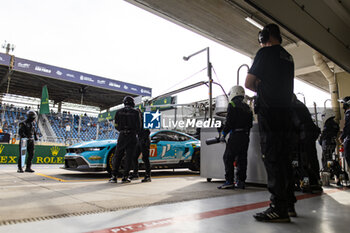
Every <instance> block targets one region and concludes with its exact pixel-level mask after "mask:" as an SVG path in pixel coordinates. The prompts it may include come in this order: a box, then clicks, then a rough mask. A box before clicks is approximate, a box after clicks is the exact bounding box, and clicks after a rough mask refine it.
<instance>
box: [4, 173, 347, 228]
mask: <svg viewBox="0 0 350 233" xmlns="http://www.w3.org/2000/svg"><path fill="white" fill-rule="evenodd" d="M0 172H1V177H3V178H4V179H1V180H0V183H2V186H1V190H2V192H1V193H2V195H1V197H0V204H1V206H0V210H1V211H0V213H1V217H2V220H3V218H6V217H8V216H10V215H12V216H13V217H12V218H8V219H9V220H10V219H13V221H2V224H1V225H0V232H16V233H17V232H50V233H54V232H152V233H153V232H315V233H316V232H317V233H320V232H327V233H328V232H347V231H348V224H347V221H348V216H349V215H350V208H349V207H350V192H349V189H347V188H337V187H327V188H324V193H323V194H321V195H312V194H304V193H299V192H297V193H296V194H297V197H298V202H297V204H296V211H297V213H298V217H296V218H292V221H291V223H261V222H257V221H256V220H255V219H254V218H253V217H252V215H253V214H254V213H256V212H260V211H262V210H264V209H266V208H267V206H268V203H269V202H268V199H269V193H268V192H267V190H266V188H262V187H255V186H248V187H247V188H246V189H245V190H218V189H217V188H216V187H217V186H218V185H220V184H222V181H214V182H206V180H205V179H204V178H202V177H200V176H198V174H184V173H186V172H184V171H181V172H180V173H179V174H177V173H176V171H175V172H171V173H172V175H170V173H169V174H168V175H164V174H162V176H155V177H154V178H153V180H152V182H151V183H147V184H142V183H140V180H137V181H133V182H132V183H131V184H126V185H125V184H109V183H107V180H108V177H106V176H105V177H103V175H101V174H100V177H98V179H97V180H93V181H91V179H92V178H91V176H92V175H93V174H89V177H87V176H86V174H85V175H84V176H83V177H82V178H84V179H82V178H81V179H76V178H77V177H76V176H77V175H76V174H73V173H69V172H68V173H67V172H66V171H61V170H60V169H45V168H41V169H40V172H41V173H40V174H35V173H34V174H17V173H15V172H14V171H10V170H3V169H0ZM36 173H39V171H38V172H36ZM97 174H98V173H97ZM43 175H45V176H43ZM82 175H83V174H82ZM10 177H12V182H13V183H10V182H9V179H8V178H10ZM62 177H65V179H64V180H63V179H62V180H61V181H59V180H57V179H60V178H62ZM70 177H73V178H74V179H73V181H72V182H67V181H68V180H69V178H70ZM53 178H57V179H53ZM89 179H90V181H89ZM5 180H7V183H4V181H5ZM14 181H16V182H14ZM25 190H27V191H25ZM79 206H80V208H79ZM31 210H32V217H33V218H30V215H31V214H30V211H31ZM25 213H27V214H25ZM40 213H42V214H41V215H40ZM16 216H17V220H16ZM45 216H46V217H45Z"/></svg>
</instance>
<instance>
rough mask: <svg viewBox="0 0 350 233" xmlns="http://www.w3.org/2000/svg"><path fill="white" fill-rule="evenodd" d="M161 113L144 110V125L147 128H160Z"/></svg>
mask: <svg viewBox="0 0 350 233" xmlns="http://www.w3.org/2000/svg"><path fill="white" fill-rule="evenodd" d="M161 115H162V114H161V113H160V112H159V110H157V112H144V113H143V127H144V128H145V129H160V126H161V124H160V122H161Z"/></svg>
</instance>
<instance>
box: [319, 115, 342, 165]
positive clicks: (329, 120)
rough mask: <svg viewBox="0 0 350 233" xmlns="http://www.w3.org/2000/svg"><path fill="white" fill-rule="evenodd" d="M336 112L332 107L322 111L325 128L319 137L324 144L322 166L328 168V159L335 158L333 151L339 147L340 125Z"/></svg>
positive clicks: (322, 144) (321, 143)
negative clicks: (336, 120) (336, 119)
mask: <svg viewBox="0 0 350 233" xmlns="http://www.w3.org/2000/svg"><path fill="white" fill-rule="evenodd" d="M334 118H335V114H334V112H333V110H332V109H326V110H325V111H324V112H323V113H322V120H323V122H324V124H323V130H322V134H321V136H320V139H319V143H320V145H321V146H322V167H323V170H328V165H327V161H332V160H333V153H334V151H335V148H336V147H337V136H338V133H339V125H338V123H336V122H335V121H334Z"/></svg>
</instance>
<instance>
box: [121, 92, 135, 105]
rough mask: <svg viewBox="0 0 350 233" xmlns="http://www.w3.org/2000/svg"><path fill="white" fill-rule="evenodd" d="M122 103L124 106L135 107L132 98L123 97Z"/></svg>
mask: <svg viewBox="0 0 350 233" xmlns="http://www.w3.org/2000/svg"><path fill="white" fill-rule="evenodd" d="M123 103H124V105H125V106H131V107H135V102H134V98H132V97H131V96H129V95H128V96H125V97H124V99H123Z"/></svg>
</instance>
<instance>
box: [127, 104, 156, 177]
mask: <svg viewBox="0 0 350 233" xmlns="http://www.w3.org/2000/svg"><path fill="white" fill-rule="evenodd" d="M138 111H139V113H140V116H141V122H143V117H142V112H141V110H138ZM149 135H150V131H149V129H145V128H144V127H143V124H141V130H140V133H139V135H138V142H137V146H136V153H135V156H134V158H133V174H132V175H131V176H130V177H129V178H130V179H138V177H139V161H138V159H139V155H140V153H142V161H143V163H144V165H145V170H146V171H145V172H146V173H145V177H144V178H143V179H142V180H141V182H151V181H152V180H151V165H150V162H149V148H150V146H151V140H150V137H149Z"/></svg>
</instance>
